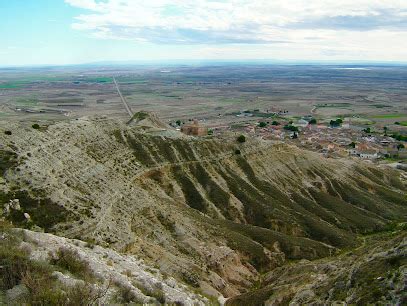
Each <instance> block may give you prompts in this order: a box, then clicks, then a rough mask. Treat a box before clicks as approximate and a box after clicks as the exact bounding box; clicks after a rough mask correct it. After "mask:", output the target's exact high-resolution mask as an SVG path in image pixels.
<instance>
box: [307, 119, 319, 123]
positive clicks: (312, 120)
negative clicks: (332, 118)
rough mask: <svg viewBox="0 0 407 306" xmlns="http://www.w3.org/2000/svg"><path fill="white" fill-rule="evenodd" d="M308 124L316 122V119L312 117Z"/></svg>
mask: <svg viewBox="0 0 407 306" xmlns="http://www.w3.org/2000/svg"><path fill="white" fill-rule="evenodd" d="M309 124H317V119H315V118H312V119H311V120H310V121H309Z"/></svg>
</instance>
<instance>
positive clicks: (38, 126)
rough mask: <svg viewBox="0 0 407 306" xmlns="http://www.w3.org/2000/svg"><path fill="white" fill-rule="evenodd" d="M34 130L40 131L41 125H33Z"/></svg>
mask: <svg viewBox="0 0 407 306" xmlns="http://www.w3.org/2000/svg"><path fill="white" fill-rule="evenodd" d="M32 128H33V129H35V130H39V129H40V125H39V124H38V123H34V124H33V125H32Z"/></svg>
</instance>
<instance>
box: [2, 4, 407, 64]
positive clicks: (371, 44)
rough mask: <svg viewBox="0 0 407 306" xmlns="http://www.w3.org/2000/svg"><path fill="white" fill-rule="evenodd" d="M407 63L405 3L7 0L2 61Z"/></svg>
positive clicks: (11, 62)
mask: <svg viewBox="0 0 407 306" xmlns="http://www.w3.org/2000/svg"><path fill="white" fill-rule="evenodd" d="M171 60H232V61H244V60H280V61H294V62H295V61H341V62H346V61H353V62H354V61H375V62H387V61H389V62H407V0H188V1H187V0H0V66H24V65H67V64H82V63H94V62H105V61H109V62H110V61H162V62H165V61H171Z"/></svg>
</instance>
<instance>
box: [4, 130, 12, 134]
mask: <svg viewBox="0 0 407 306" xmlns="http://www.w3.org/2000/svg"><path fill="white" fill-rule="evenodd" d="M4 134H6V135H11V134H12V133H11V131H4Z"/></svg>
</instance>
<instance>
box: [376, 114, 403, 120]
mask: <svg viewBox="0 0 407 306" xmlns="http://www.w3.org/2000/svg"><path fill="white" fill-rule="evenodd" d="M403 117H407V114H385V115H375V116H372V118H376V119H392V118H403Z"/></svg>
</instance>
